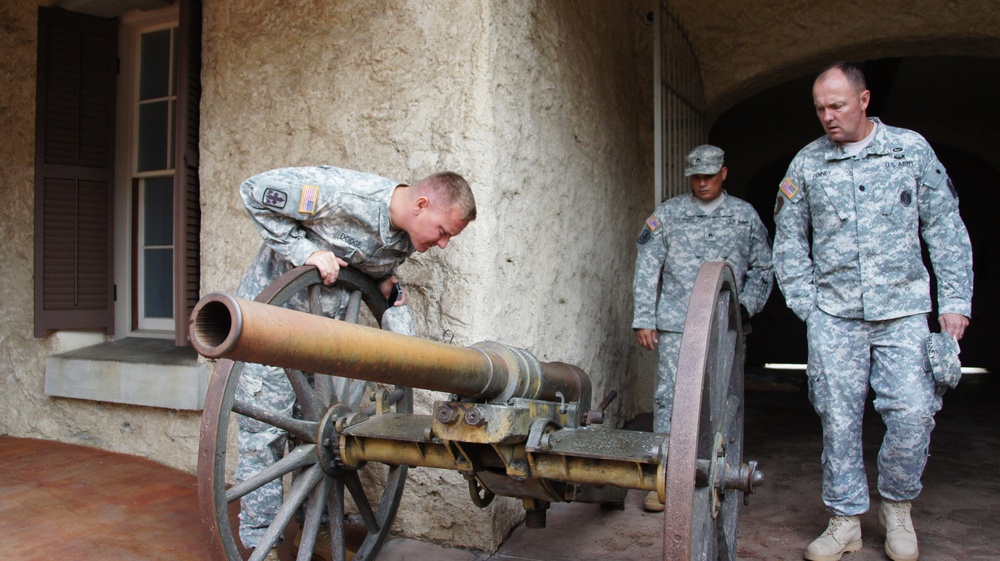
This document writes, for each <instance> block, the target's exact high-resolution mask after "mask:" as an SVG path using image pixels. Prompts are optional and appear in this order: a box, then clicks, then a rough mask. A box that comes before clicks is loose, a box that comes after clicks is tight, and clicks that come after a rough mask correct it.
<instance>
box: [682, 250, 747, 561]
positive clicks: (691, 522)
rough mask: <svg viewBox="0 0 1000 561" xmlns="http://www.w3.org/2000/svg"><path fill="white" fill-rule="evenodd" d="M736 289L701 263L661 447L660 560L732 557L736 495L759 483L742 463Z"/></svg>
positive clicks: (721, 266) (720, 267) (723, 273)
mask: <svg viewBox="0 0 1000 561" xmlns="http://www.w3.org/2000/svg"><path fill="white" fill-rule="evenodd" d="M737 291H738V288H737V285H736V282H735V280H734V278H733V273H732V271H731V270H730V268H729V267H728V266H727V265H726V264H725V263H721V262H719V263H717V262H712V263H706V264H705V265H703V266H702V268H701V270H700V271H699V272H698V276H697V278H696V280H695V284H694V288H693V290H692V293H691V300H690V302H689V304H688V313H687V318H686V320H685V323H684V334H683V335H682V337H681V346H680V354H679V356H678V360H677V381H676V387H675V392H674V407H673V413H672V416H671V423H670V426H671V432H670V438H669V443H668V449H667V468H666V503H665V516H664V534H663V551H664V559H668V560H671V561H687V560H689V559H690V560H692V561H695V560H701V561H715V560H726V561H735V559H736V531H737V522H738V518H739V510H740V504H741V502H743V499H744V494H749V493H752V492H753V488H754V486H756V485H759V484H760V483H762V482H763V475H762V474H761V473H760V472H758V471H757V470H756V464H755V463H754V462H750V463H749V464H747V465H744V464H743V463H742V462H743V360H744V356H745V348H744V340H743V332H742V324H741V318H740V307H739V299H738V294H737Z"/></svg>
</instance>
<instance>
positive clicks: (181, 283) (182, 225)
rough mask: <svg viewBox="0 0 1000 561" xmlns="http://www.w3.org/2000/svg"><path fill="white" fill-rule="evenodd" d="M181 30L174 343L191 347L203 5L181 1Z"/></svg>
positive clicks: (196, 290)
mask: <svg viewBox="0 0 1000 561" xmlns="http://www.w3.org/2000/svg"><path fill="white" fill-rule="evenodd" d="M179 19H180V21H179V25H178V42H179V47H180V49H179V54H178V58H179V62H180V64H179V66H178V83H177V92H178V93H177V135H176V142H177V146H176V148H175V150H174V157H175V158H176V159H177V160H176V162H175V163H174V169H175V170H176V172H177V173H176V175H174V213H175V216H174V275H175V278H174V320H175V322H176V327H175V330H174V344H175V345H177V346H186V345H188V344H189V341H188V317H189V316H190V315H191V309H192V308H194V305H195V304H196V303H198V298H199V297H200V291H201V243H200V239H201V206H200V204H201V203H200V196H199V194H200V191H201V189H200V183H199V180H198V133H199V115H200V114H199V110H198V107H199V103H200V101H201V1H200V0H181V4H180V18H179Z"/></svg>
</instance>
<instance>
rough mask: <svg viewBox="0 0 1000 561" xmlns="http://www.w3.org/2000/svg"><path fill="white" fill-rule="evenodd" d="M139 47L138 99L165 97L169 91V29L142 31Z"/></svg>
mask: <svg viewBox="0 0 1000 561" xmlns="http://www.w3.org/2000/svg"><path fill="white" fill-rule="evenodd" d="M139 48H140V49H141V51H140V53H139V68H140V71H139V99H140V100H143V99H153V98H157V97H166V96H167V93H168V92H169V91H170V30H169V29H164V30H162V31H153V32H151V33H143V34H142V39H141V40H140V46H139Z"/></svg>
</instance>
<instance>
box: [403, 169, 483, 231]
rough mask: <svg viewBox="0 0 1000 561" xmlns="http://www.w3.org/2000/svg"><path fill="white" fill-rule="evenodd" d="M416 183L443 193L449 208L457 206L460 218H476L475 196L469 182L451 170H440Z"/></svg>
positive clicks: (437, 192)
mask: <svg viewBox="0 0 1000 561" xmlns="http://www.w3.org/2000/svg"><path fill="white" fill-rule="evenodd" d="M417 185H421V186H426V187H427V188H429V189H431V190H432V191H433V192H434V193H436V194H439V195H443V196H444V198H445V199H446V200H447V202H448V203H450V205H451V208H457V209H459V211H460V212H461V213H462V219H463V220H468V221H470V222H471V221H473V220H475V219H476V198H475V196H473V194H472V188H471V187H469V182H468V181H466V180H465V178H464V177H462V176H461V175H459V174H457V173H455V172H453V171H442V172H438V173H435V174H432V175H428V176H427V177H425V178H423V179H421V180H420V181H418V182H417Z"/></svg>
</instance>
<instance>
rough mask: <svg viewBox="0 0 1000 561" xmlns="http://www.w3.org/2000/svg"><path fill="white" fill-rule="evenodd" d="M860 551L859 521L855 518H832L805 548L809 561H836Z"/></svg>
mask: <svg viewBox="0 0 1000 561" xmlns="http://www.w3.org/2000/svg"><path fill="white" fill-rule="evenodd" d="M860 549H861V520H859V519H858V517H857V516H834V517H833V518H831V519H830V524H828V525H827V527H826V531H824V532H823V533H822V534H820V536H819V537H818V538H816V539H815V540H813V542H812V543H811V544H809V547H807V548H806V553H805V556H804V557H805V558H806V559H808V560H809V561H838V560H839V559H840V557H841V556H842V555H844V554H845V553H848V552H851V551H858V550H860Z"/></svg>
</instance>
